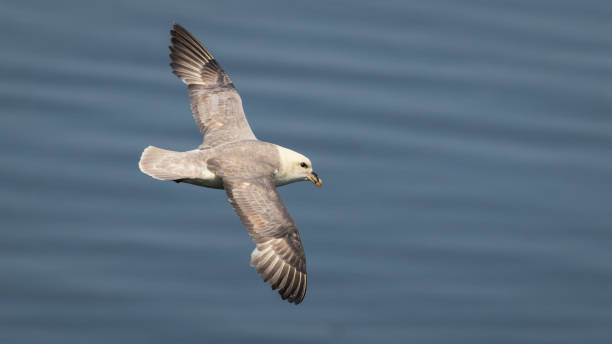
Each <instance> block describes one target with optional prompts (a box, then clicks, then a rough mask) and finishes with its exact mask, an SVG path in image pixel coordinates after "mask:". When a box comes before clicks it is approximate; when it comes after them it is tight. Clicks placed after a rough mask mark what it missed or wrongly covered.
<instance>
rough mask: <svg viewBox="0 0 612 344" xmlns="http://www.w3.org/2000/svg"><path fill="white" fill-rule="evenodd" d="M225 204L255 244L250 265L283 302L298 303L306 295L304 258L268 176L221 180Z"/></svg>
mask: <svg viewBox="0 0 612 344" xmlns="http://www.w3.org/2000/svg"><path fill="white" fill-rule="evenodd" d="M223 184H224V187H225V191H226V192H227V195H228V197H229V201H230V203H231V204H232V206H233V207H234V210H235V211H236V213H238V216H239V217H240V220H241V221H242V223H243V224H244V225H245V226H246V228H247V229H248V231H249V234H250V235H251V238H252V239H253V241H254V242H255V245H256V248H255V250H253V253H251V266H253V267H254V268H255V270H257V272H258V273H259V274H260V275H261V277H262V278H263V280H264V282H267V283H270V284H271V285H272V289H277V288H278V289H279V291H278V293H279V294H280V295H281V297H282V298H283V300H285V299H287V300H288V301H289V302H293V303H295V304H298V303H300V302H302V300H303V299H304V295H305V294H306V255H305V254H304V248H303V247H302V241H301V240H300V234H299V233H298V229H297V227H296V225H295V222H293V219H292V218H291V216H290V215H289V213H288V212H287V210H286V209H285V206H284V205H283V203H282V201H281V199H280V196H279V195H278V192H277V191H276V187H275V186H274V180H273V179H272V176H271V175H270V176H260V177H255V178H236V177H232V178H228V177H225V178H224V179H223Z"/></svg>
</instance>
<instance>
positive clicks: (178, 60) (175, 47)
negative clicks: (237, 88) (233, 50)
mask: <svg viewBox="0 0 612 344" xmlns="http://www.w3.org/2000/svg"><path fill="white" fill-rule="evenodd" d="M170 36H171V39H170V40H171V42H172V45H171V46H170V47H169V48H170V60H171V62H170V66H171V67H172V73H174V74H175V75H176V76H177V77H178V78H179V79H181V80H182V81H183V82H184V83H186V84H187V85H203V86H220V85H227V84H231V83H232V81H231V79H230V78H229V76H228V75H227V74H225V72H224V71H223V69H222V68H221V66H220V65H219V63H217V61H216V60H215V58H214V57H213V56H212V55H211V54H210V53H209V52H208V50H206V48H204V46H203V45H202V43H200V42H199V41H198V40H197V39H196V38H195V37H193V35H191V34H190V33H189V31H187V30H186V29H185V28H184V27H182V26H180V25H179V24H176V23H175V24H174V27H173V28H172V30H170Z"/></svg>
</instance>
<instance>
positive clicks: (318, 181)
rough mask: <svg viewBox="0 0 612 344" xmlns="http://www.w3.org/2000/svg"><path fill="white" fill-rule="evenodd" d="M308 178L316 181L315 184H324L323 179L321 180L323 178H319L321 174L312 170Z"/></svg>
mask: <svg viewBox="0 0 612 344" xmlns="http://www.w3.org/2000/svg"><path fill="white" fill-rule="evenodd" d="M308 180H310V181H311V182H313V183H314V185H316V186H321V185H323V181H322V180H321V178H319V176H318V175H317V174H316V173H314V172H310V173H309V174H308Z"/></svg>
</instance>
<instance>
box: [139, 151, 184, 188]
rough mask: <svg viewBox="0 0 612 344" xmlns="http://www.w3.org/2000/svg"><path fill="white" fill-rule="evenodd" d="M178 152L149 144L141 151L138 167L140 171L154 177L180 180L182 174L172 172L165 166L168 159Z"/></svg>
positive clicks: (178, 153)
mask: <svg viewBox="0 0 612 344" xmlns="http://www.w3.org/2000/svg"><path fill="white" fill-rule="evenodd" d="M180 154H181V153H180V152H174V151H171V150H166V149H161V148H157V147H154V146H149V147H147V148H145V150H144V151H143V152H142V155H141V156H140V161H139V162H138V167H140V170H141V171H142V173H144V174H148V175H149V176H151V177H153V178H155V179H159V180H175V181H176V180H179V181H180V180H181V179H183V178H184V176H181V175H177V174H175V173H172V172H171V171H168V168H167V163H168V161H169V160H172V159H173V158H175V157H177V156H178V155H180Z"/></svg>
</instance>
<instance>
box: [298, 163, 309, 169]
mask: <svg viewBox="0 0 612 344" xmlns="http://www.w3.org/2000/svg"><path fill="white" fill-rule="evenodd" d="M300 166H302V167H303V168H306V167H308V165H306V163H305V162H301V163H300Z"/></svg>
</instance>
